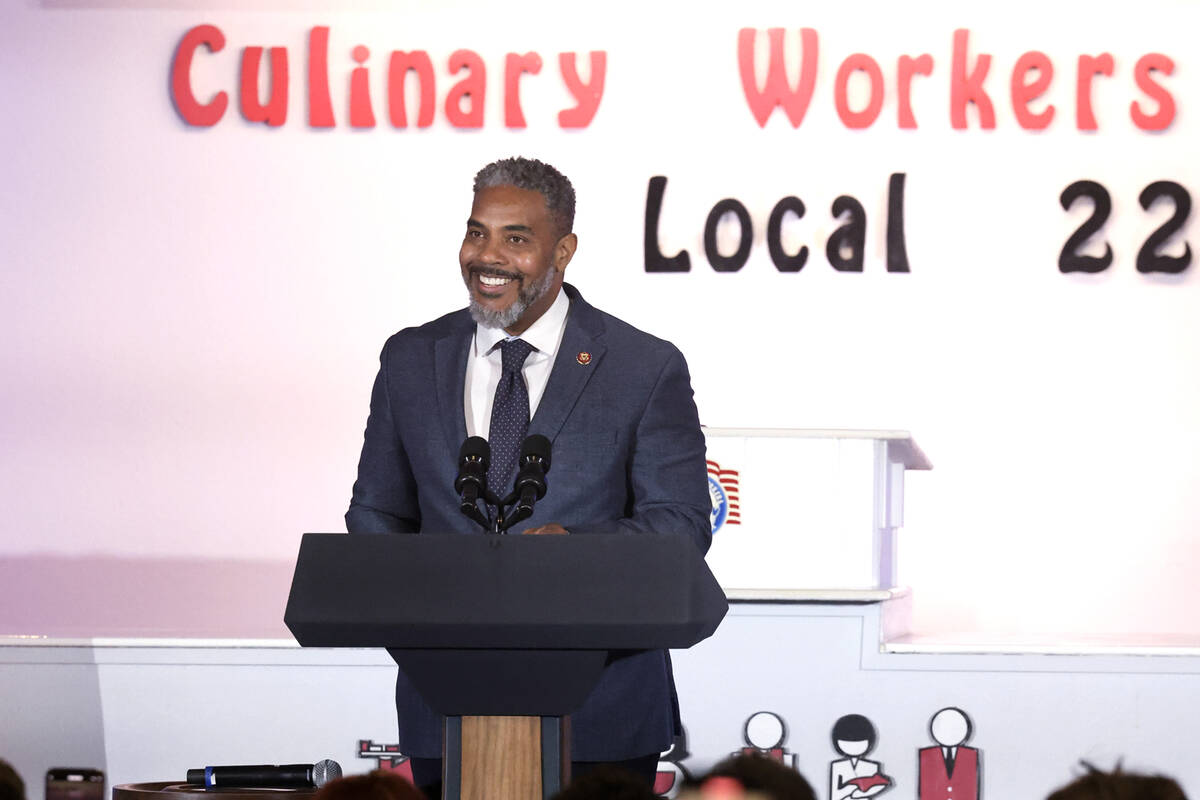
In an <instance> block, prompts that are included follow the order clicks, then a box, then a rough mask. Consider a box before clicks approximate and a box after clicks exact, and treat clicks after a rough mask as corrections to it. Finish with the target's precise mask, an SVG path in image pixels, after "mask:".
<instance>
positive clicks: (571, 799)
mask: <svg viewBox="0 0 1200 800" xmlns="http://www.w3.org/2000/svg"><path fill="white" fill-rule="evenodd" d="M554 800H658V795H656V794H655V793H654V790H653V789H651V788H650V787H649V786H647V785H646V781H645V780H643V779H642V778H639V777H638V776H637V775H634V774H633V773H632V772H629V771H628V770H624V769H621V768H620V767H613V766H599V767H596V768H595V769H590V770H588V771H587V772H586V773H584V774H583V775H580V776H579V778H577V779H576V780H573V781H571V782H570V783H569V784H567V786H566V787H565V788H564V789H563V790H562V791H561V792H559V793H558V794H556V795H554Z"/></svg>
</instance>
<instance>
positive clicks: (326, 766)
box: [312, 758, 342, 789]
mask: <svg viewBox="0 0 1200 800" xmlns="http://www.w3.org/2000/svg"><path fill="white" fill-rule="evenodd" d="M340 777H342V765H341V764H339V763H338V762H336V761H334V760H333V759H329V758H326V759H324V760H323V761H318V762H317V763H315V764H313V768H312V782H313V786H316V787H317V788H318V789H320V788H321V787H322V786H324V785H325V784H327V783H329V782H330V781H336V780H337V779H338V778H340Z"/></svg>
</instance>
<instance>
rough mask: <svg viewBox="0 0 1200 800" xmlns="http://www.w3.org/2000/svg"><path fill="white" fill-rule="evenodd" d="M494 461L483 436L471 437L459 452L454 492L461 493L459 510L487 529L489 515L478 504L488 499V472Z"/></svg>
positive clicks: (488, 526) (489, 524) (489, 447)
mask: <svg viewBox="0 0 1200 800" xmlns="http://www.w3.org/2000/svg"><path fill="white" fill-rule="evenodd" d="M491 460H492V448H491V446H490V445H488V443H487V439H484V438H483V437H482V436H470V437H468V438H467V440H466V441H465V442H463V443H462V447H461V448H460V449H459V451H458V477H457V478H455V479H454V491H456V492H458V493H459V510H460V511H462V513H464V514H466V515H467V516H468V517H470V518H471V519H473V520H475V521H476V522H478V523H479V524H480V525H482V526H483V527H485V528H490V527H491V522H490V521H489V520H488V518H487V515H485V514H484V513H483V512H482V511H480V510H479V506H478V505H477V504H476V503H477V501H478V500H479V498H480V497H481V496H482V497H484V498H485V499H486V498H487V472H488V466H489V465H490V464H491Z"/></svg>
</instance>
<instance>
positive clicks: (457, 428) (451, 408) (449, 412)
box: [433, 312, 474, 454]
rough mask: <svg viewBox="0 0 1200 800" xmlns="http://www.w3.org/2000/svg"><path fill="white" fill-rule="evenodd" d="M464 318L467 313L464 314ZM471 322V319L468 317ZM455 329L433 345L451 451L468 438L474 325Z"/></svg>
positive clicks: (438, 391)
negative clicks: (467, 406)
mask: <svg viewBox="0 0 1200 800" xmlns="http://www.w3.org/2000/svg"><path fill="white" fill-rule="evenodd" d="M463 314H464V316H465V314H466V312H463ZM467 321H468V322H469V321H470V318H469V317H468V318H467ZM454 328H455V329H454V330H453V331H451V332H450V333H448V334H446V335H445V336H443V337H442V338H441V339H438V340H437V341H436V342H435V343H434V353H433V356H434V357H433V373H434V383H435V385H436V386H437V402H438V408H439V409H440V412H441V413H440V416H441V418H442V431H443V432H444V433H445V435H446V444H447V445H449V447H450V450H451V451H452V452H454V453H456V454H457V453H458V448H459V446H460V445H462V443H463V440H464V439H466V438H467V416H466V410H465V409H464V407H463V397H464V393H465V391H466V382H467V356H468V354H469V352H470V348H471V333H472V332H473V330H474V327H473V326H472V325H466V324H463V325H455V326H454Z"/></svg>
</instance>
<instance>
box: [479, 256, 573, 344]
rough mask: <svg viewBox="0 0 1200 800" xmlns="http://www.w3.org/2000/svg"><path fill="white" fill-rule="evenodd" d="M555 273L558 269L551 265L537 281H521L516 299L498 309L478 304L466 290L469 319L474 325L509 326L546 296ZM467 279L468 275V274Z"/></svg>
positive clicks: (489, 326) (552, 283) (487, 326)
mask: <svg viewBox="0 0 1200 800" xmlns="http://www.w3.org/2000/svg"><path fill="white" fill-rule="evenodd" d="M557 274H558V270H556V269H555V268H554V267H551V268H550V269H548V270H547V271H546V275H545V277H543V278H542V280H540V281H539V282H537V283H531V284H529V285H526V284H525V283H524V281H522V283H521V288H520V289H518V290H517V299H516V300H514V301H513V303H512V305H510V306H509V307H508V308H505V309H501V310H499V311H496V310H494V309H491V308H487V307H485V306H483V305H480V303H479V301H477V300H476V299H475V295H474V294H472V293H471V292H470V290H468V291H467V299H468V302H469V304H470V306H469V307H470V311H471V319H473V320H475V324H476V325H480V326H482V327H484V328H505V329H506V328H511V327H512V326H513V325H515V324H516V322H517V320H519V319H520V318H521V315H522V314H524V313H525V312H526V311H527V310H528V309H529V307H530V306H531V305H533V304H534V303H536V302H537V301H538V300H541V299H542V298H543V297H545V296H546V292H548V291H550V287H551V286H553V285H554V276H555V275H557ZM469 279H470V276H468V280H469ZM517 280H521V279H520V278H518V279H517Z"/></svg>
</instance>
